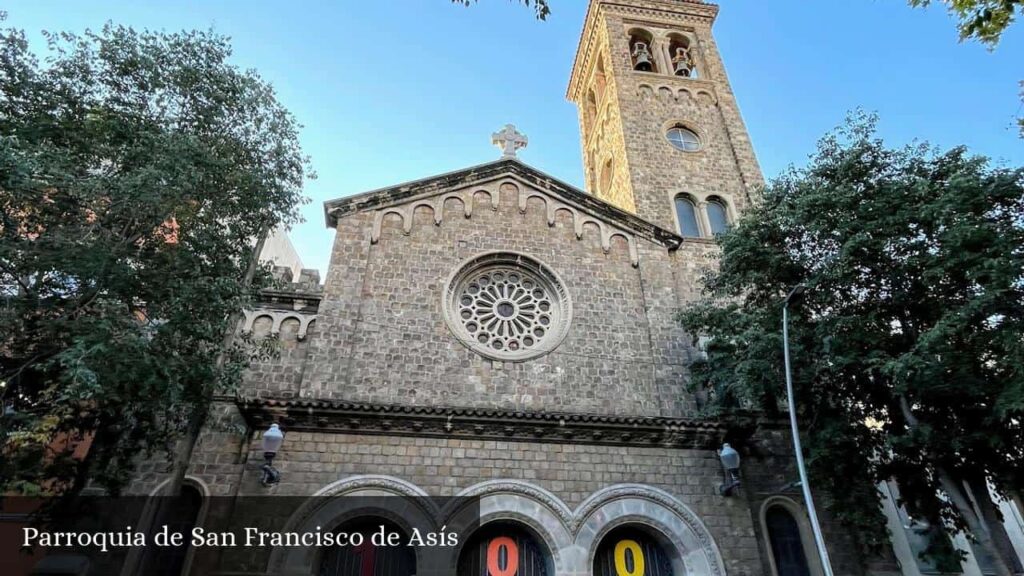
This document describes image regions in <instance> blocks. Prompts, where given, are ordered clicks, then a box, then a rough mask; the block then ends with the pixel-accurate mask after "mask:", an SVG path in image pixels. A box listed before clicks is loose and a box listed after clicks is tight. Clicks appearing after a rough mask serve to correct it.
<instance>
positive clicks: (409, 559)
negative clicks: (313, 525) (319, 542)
mask: <svg viewBox="0 0 1024 576" xmlns="http://www.w3.org/2000/svg"><path fill="white" fill-rule="evenodd" d="M381 526H383V527H384V530H385V532H386V533H389V534H390V533H397V534H401V535H402V537H401V539H400V541H401V542H408V541H409V535H408V534H407V533H406V532H405V530H402V529H401V528H400V527H399V526H398V525H397V524H395V523H394V522H391V521H390V520H386V519H384V518H378V517H373V516H363V517H360V518H356V519H353V520H351V521H349V522H346V523H344V524H342V525H341V526H339V527H338V528H337V529H336V530H335V532H345V533H347V534H354V533H356V532H358V533H360V534H362V536H363V543H362V544H361V545H359V546H332V547H330V548H327V549H326V551H325V553H324V555H323V558H321V560H320V571H319V572H318V574H319V576H368V575H370V576H378V575H380V576H383V575H387V576H413V575H414V574H416V552H415V549H414V548H413V547H411V546H379V547H378V546H374V545H373V542H372V540H371V537H372V536H373V533H374V532H377V531H379V530H380V527H381Z"/></svg>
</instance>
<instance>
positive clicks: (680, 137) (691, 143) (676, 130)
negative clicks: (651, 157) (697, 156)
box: [665, 126, 700, 152]
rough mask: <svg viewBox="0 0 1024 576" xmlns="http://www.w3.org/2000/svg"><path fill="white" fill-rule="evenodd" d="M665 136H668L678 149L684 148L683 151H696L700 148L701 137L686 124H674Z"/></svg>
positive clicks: (670, 142)
mask: <svg viewBox="0 0 1024 576" xmlns="http://www.w3.org/2000/svg"><path fill="white" fill-rule="evenodd" d="M665 137H666V138H668V141H669V144H672V146H673V147H675V149H676V150H682V151H683V152H696V151H698V150H700V138H699V137H697V133H696V132H694V131H693V130H690V129H689V128H687V127H685V126H673V127H672V128H669V129H668V132H666V133H665Z"/></svg>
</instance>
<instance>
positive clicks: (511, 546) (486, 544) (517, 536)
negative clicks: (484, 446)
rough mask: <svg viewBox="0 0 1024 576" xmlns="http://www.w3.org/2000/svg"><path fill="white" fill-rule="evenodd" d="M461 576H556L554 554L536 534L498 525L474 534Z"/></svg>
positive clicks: (518, 526) (460, 567)
mask: <svg viewBox="0 0 1024 576" xmlns="http://www.w3.org/2000/svg"><path fill="white" fill-rule="evenodd" d="M457 574H458V576H554V567H553V565H552V561H551V554H550V553H549V551H548V549H547V547H546V546H545V545H544V543H543V542H541V540H540V538H538V537H537V536H536V535H534V533H533V531H531V530H529V529H527V528H525V527H524V526H522V525H521V524H517V523H515V522H495V523H491V524H487V525H485V526H483V527H481V528H480V529H479V530H477V531H476V532H474V533H473V535H472V536H471V537H470V539H469V540H468V541H467V542H466V544H465V545H464V546H463V548H462V552H461V553H460V554H459V565H458V570H457Z"/></svg>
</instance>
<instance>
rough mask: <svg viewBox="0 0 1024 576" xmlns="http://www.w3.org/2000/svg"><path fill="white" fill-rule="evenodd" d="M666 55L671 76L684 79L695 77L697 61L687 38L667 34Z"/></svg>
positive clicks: (676, 34) (681, 35) (682, 35)
mask: <svg viewBox="0 0 1024 576" xmlns="http://www.w3.org/2000/svg"><path fill="white" fill-rule="evenodd" d="M668 55H669V61H670V62H671V63H672V70H671V72H672V74H673V75H675V76H682V77H684V78H696V77H697V61H696V58H695V56H694V49H693V46H692V45H691V43H690V38H689V37H687V36H686V35H684V34H678V33H673V34H669V36H668Z"/></svg>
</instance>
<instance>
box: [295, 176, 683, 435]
mask: <svg viewBox="0 0 1024 576" xmlns="http://www.w3.org/2000/svg"><path fill="white" fill-rule="evenodd" d="M522 186H525V184H522V183H519V184H514V183H511V182H508V181H505V182H503V183H500V184H499V183H497V182H495V183H493V184H491V185H488V186H485V187H482V188H481V189H480V191H478V192H476V193H475V194H474V197H473V198H474V207H473V214H472V217H470V218H466V217H464V215H463V206H462V205H461V202H459V201H457V200H454V199H453V200H449V201H447V202H446V203H445V205H444V213H443V218H442V222H441V223H440V224H436V223H435V221H434V215H433V213H432V210H431V209H430V208H428V207H426V206H421V207H418V208H416V211H415V213H414V215H413V222H412V224H411V228H410V230H409V233H408V234H406V233H405V231H404V229H403V222H402V220H401V219H400V218H399V217H398V216H397V215H390V214H389V215H387V216H385V217H384V220H383V223H382V226H381V232H380V239H379V241H378V242H377V243H375V244H373V243H371V242H370V239H369V238H370V228H371V227H372V214H357V215H354V216H350V217H346V218H343V219H341V220H340V221H339V226H338V234H337V238H336V242H335V247H334V253H333V255H332V263H331V270H330V272H329V274H328V277H327V284H326V286H325V289H324V298H323V301H322V302H321V305H320V309H319V314H318V318H317V334H315V335H311V336H310V351H309V356H308V360H307V362H308V366H307V368H306V370H305V371H304V375H303V381H302V385H301V389H300V392H299V393H300V395H302V396H305V397H316V398H344V399H346V400H350V401H366V402H383V403H402V404H414V405H431V406H432V405H448V406H480V407H501V408H508V409H524V410H525V409H530V410H545V411H567V412H588V413H614V414H636V415H651V416H654V415H663V416H680V415H683V414H686V413H689V410H690V407H691V406H692V403H691V402H690V400H689V395H688V394H687V393H686V391H685V389H684V386H683V384H684V381H685V380H684V378H685V366H686V363H687V362H688V361H689V355H688V352H687V349H686V343H687V342H688V340H687V339H686V338H683V337H682V334H681V331H680V330H679V328H678V325H677V323H676V322H675V319H674V314H675V312H676V310H677V309H678V305H679V301H678V299H677V297H676V291H675V289H674V285H675V284H676V278H675V276H674V272H673V268H674V265H673V263H672V259H673V258H674V256H673V255H671V254H670V253H669V252H668V250H667V249H666V248H665V247H662V246H657V245H655V244H653V243H651V242H648V241H647V240H644V239H642V238H639V237H638V238H637V239H636V242H637V245H638V253H639V258H640V265H639V267H634V266H633V265H632V263H631V257H630V251H629V248H628V246H627V243H626V240H623V239H622V238H621V237H613V238H612V239H611V241H610V246H609V250H608V252H607V253H606V252H605V251H604V250H603V249H602V247H601V242H600V233H599V230H598V227H597V226H596V225H594V224H587V225H585V226H584V227H583V234H582V238H581V239H577V238H576V236H575V233H574V225H573V216H572V214H571V213H570V212H569V211H567V210H559V211H558V212H557V213H556V214H555V222H554V226H549V225H548V223H547V220H546V210H545V206H544V202H543V201H541V200H540V199H537V198H530V200H529V201H528V202H527V205H526V210H525V212H521V211H520V210H519V207H518V204H517V199H518V198H519V189H520V187H522ZM499 188H501V190H502V191H501V192H499V190H498V189H499ZM491 194H498V195H499V196H500V199H499V202H498V208H497V210H494V209H492V205H491V196H490V195H491ZM488 251H511V252H517V253H523V254H526V255H529V256H531V257H534V258H536V259H538V260H540V261H541V262H544V263H545V264H547V265H548V266H549V267H550V268H551V269H552V270H554V272H555V273H557V274H558V275H559V276H561V278H562V280H563V282H564V283H565V285H566V287H567V289H568V291H569V293H570V295H571V298H572V303H573V318H572V324H571V327H570V329H569V332H568V335H567V337H566V338H565V340H564V341H563V342H562V343H561V345H560V346H558V347H557V348H556V349H555V350H554V351H553V352H551V353H550V354H548V355H546V356H543V357H540V358H536V359H532V360H529V361H527V362H522V363H512V362H499V361H492V360H489V359H486V358H484V357H482V356H480V355H478V354H477V353H475V352H473V351H471V350H469V349H468V348H467V347H465V346H464V345H463V344H461V343H460V342H459V341H457V340H456V339H455V338H454V337H453V335H452V334H451V333H450V331H449V328H448V326H447V325H446V323H445V320H444V318H443V313H442V293H443V291H444V289H445V284H446V281H447V279H448V278H449V277H450V275H451V274H452V273H453V272H454V271H456V270H457V269H458V268H459V267H460V265H461V263H462V262H464V261H466V260H467V259H469V258H471V257H473V256H476V255H479V254H481V253H485V252H488Z"/></svg>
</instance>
